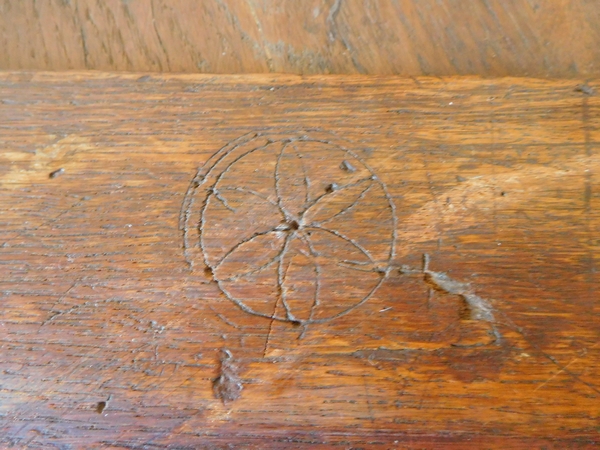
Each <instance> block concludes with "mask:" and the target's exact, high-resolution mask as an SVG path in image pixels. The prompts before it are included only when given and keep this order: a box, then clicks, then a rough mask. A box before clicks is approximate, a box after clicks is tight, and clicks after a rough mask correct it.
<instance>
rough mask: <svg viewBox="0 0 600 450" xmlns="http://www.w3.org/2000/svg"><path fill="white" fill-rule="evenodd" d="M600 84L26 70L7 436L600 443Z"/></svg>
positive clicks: (1, 157) (17, 77)
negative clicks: (34, 72)
mask: <svg viewBox="0 0 600 450" xmlns="http://www.w3.org/2000/svg"><path fill="white" fill-rule="evenodd" d="M598 88H599V85H598V83H596V82H590V83H589V84H582V83H580V82H577V81H540V80H536V79H517V78H506V79H490V80H481V79H476V78H446V79H439V78H419V79H414V80H412V79H401V78H385V77H373V78H369V77H352V76H345V77H329V78H328V77H312V78H311V77H304V78H301V77H295V76H273V77H272V76H268V75H263V76H221V77H219V76H201V75H189V76H184V75H180V76H167V75H164V76H147V75H141V74H137V75H136V74H132V75H116V74H106V73H96V74H86V73H72V74H52V73H38V74H31V73H4V74H2V75H0V100H1V101H0V147H1V149H2V150H1V152H0V301H1V305H2V315H1V317H0V373H1V377H0V445H1V446H4V447H6V446H9V447H10V446H15V447H17V448H22V447H29V448H51V446H52V445H53V446H55V447H57V448H78V447H83V446H96V447H112V448H163V447H168V448H226V447H227V446H228V445H233V446H234V447H247V448H253V447H254V448H283V447H286V448H330V447H340V448H350V447H352V448H405V447H418V448H431V447H436V446H437V447H439V446H443V447H446V448H461V449H462V448H466V447H472V448H524V447H531V448H538V447H543V446H546V447H547V448H580V447H592V446H593V445H594V443H597V442H598V440H599V439H600V428H599V423H600V422H599V416H600V401H599V397H600V383H599V381H598V380H599V379H600V345H599V344H598V342H599V332H600V326H599V320H598V315H599V313H600V304H599V303H598V288H599V282H600V280H599V275H598V267H599V263H600V261H599V256H600V253H599V246H600V241H599V239H598V236H599V235H600V214H599V211H598V204H599V201H600V200H599V199H600V197H599V194H598V177H599V173H600V165H599V162H600V160H599V156H598V143H599V138H600V131H599V124H600V116H599V112H600V109H599V105H600V100H599V98H598V96H597V92H598ZM424 255H428V258H424ZM424 259H428V264H426V265H424V264H423V262H424Z"/></svg>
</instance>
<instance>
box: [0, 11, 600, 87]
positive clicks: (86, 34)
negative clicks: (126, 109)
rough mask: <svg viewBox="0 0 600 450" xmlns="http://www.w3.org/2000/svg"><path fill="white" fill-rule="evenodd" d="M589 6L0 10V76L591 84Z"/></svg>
mask: <svg viewBox="0 0 600 450" xmlns="http://www.w3.org/2000/svg"><path fill="white" fill-rule="evenodd" d="M598 42H600V7H599V5H598V2H597V1H595V0H568V1H567V0H543V1H541V0H529V1H524V0H485V1H466V2H465V1H462V2H461V1H451V0H419V1H415V0H394V1H384V0H302V1H288V0H218V1H213V0H211V1H198V0H135V1H131V0H101V1H100V0H43V1H39V0H37V1H36V0H2V1H0V69H3V70H86V69H88V70H116V71H147V72H188V73H198V72H200V73H267V72H276V73H277V72H284V73H295V74H328V73H337V74H357V73H362V74H369V75H403V76H423V75H427V76H434V75H438V76H449V75H485V76H530V77H531V76H534V77H554V78H557V77H565V78H578V77H595V78H597V77H598V75H600V46H599V45H598Z"/></svg>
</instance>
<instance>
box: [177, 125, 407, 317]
mask: <svg viewBox="0 0 600 450" xmlns="http://www.w3.org/2000/svg"><path fill="white" fill-rule="evenodd" d="M181 228H182V230H183V238H184V251H185V257H186V260H187V261H188V263H189V264H190V266H191V267H192V268H200V269H201V270H204V271H205V272H206V273H207V275H209V276H210V277H211V278H212V279H213V280H214V281H215V282H216V283H217V284H218V286H219V288H220V290H221V291H222V292H223V294H224V295H225V296H226V297H227V298H228V299H229V300H231V301H232V302H233V303H234V304H236V305H237V306H238V307H240V308H241V309H242V310H243V311H245V312H247V313H249V314H253V315H256V316H260V317H265V318H270V319H274V320H280V321H286V322H293V323H299V324H304V325H308V324H312V323H322V322H326V321H329V320H332V319H335V318H337V317H341V316H343V315H345V314H347V313H348V312H350V311H352V310H354V309H355V308H357V307H359V306H360V305H362V304H364V303H365V302H366V301H368V300H369V298H371V297H372V296H373V294H374V293H375V291H377V289H378V288H379V287H380V286H381V284H382V283H383V281H384V280H385V278H386V277H387V276H388V273H389V272H390V264H391V261H392V259H393V257H394V254H395V240H396V236H395V233H396V216H395V206H394V203H393V201H392V198H391V197H390V195H389V193H388V190H387V188H386V186H385V184H384V183H383V182H382V181H381V180H380V179H379V178H378V177H377V176H376V174H375V173H374V172H373V170H372V169H371V168H370V167H369V165H368V164H367V163H366V161H365V160H364V159H363V158H362V157H361V156H359V154H358V153H357V152H355V151H353V150H352V149H350V148H348V147H347V144H345V145H344V143H343V142H342V141H340V139H339V138H337V137H335V136H332V135H330V134H327V133H319V132H299V133H294V134H275V133H271V134H252V135H247V136H243V137H241V138H239V139H238V140H236V141H233V142H231V143H230V144H228V145H226V146H225V147H224V148H222V149H221V150H220V151H219V152H217V153H216V154H215V155H214V156H213V157H212V158H211V159H210V160H209V161H208V162H207V163H206V164H205V165H204V167H202V168H201V169H200V170H199V171H198V173H197V174H196V176H195V177H194V179H193V180H192V183H191V185H190V188H189V189H188V192H187V194H186V198H185V201H184V204H183V208H182V216H181Z"/></svg>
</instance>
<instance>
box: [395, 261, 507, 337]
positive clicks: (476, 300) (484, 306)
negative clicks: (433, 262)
mask: <svg viewBox="0 0 600 450" xmlns="http://www.w3.org/2000/svg"><path fill="white" fill-rule="evenodd" d="M429 261H430V258H429V255H428V254H427V253H424V254H423V269H422V270H421V271H420V273H423V275H424V277H423V278H424V280H425V282H426V283H427V284H429V285H430V286H432V287H433V288H434V289H436V290H438V291H441V292H443V293H445V294H450V295H457V296H459V297H460V298H461V299H462V300H463V301H464V302H465V304H466V305H467V306H468V308H469V312H470V319H471V320H479V321H483V322H488V323H489V324H490V325H491V327H492V333H493V335H494V337H495V341H499V340H500V339H501V335H500V332H499V331H498V330H497V329H496V318H495V317H494V308H493V306H492V305H491V304H490V303H489V302H488V301H487V300H486V299H484V298H482V297H480V296H478V295H476V294H474V293H473V290H472V288H471V285H470V284H469V283H462V282H460V281H456V280H453V279H452V278H450V277H449V276H448V275H447V274H446V273H444V272H435V271H433V270H430V269H429ZM400 273H419V271H416V270H413V269H411V268H410V267H408V266H402V267H401V268H400Z"/></svg>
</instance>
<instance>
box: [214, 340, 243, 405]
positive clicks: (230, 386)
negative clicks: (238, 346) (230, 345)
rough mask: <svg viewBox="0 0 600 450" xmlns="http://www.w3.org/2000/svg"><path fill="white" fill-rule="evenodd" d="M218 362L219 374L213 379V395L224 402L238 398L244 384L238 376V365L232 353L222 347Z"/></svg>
mask: <svg viewBox="0 0 600 450" xmlns="http://www.w3.org/2000/svg"><path fill="white" fill-rule="evenodd" d="M220 362H221V367H220V371H219V376H218V377H217V378H215V380H214V381H213V391H214V393H215V397H216V398H219V399H221V401H222V402H223V404H226V403H228V402H232V401H234V400H237V399H238V398H240V396H241V395H242V389H244V386H243V385H242V380H241V379H240V378H239V376H238V367H237V365H236V364H235V363H234V360H233V355H232V354H231V352H230V351H229V350H227V349H223V350H222V351H221V357H220Z"/></svg>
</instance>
